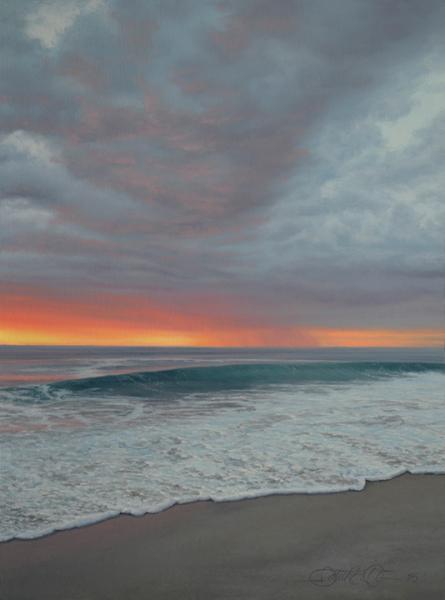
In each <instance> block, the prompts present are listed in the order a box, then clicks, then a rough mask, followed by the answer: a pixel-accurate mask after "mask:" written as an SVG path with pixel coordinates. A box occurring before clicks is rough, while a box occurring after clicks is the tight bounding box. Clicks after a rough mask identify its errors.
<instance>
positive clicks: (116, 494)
mask: <svg viewBox="0 0 445 600" xmlns="http://www.w3.org/2000/svg"><path fill="white" fill-rule="evenodd" d="M0 386H1V387H0V481H1V487H0V540H8V539H12V538H34V537H39V536H42V535H46V534H48V533H50V532H53V531H55V530H59V529H66V528H70V527H77V526H81V525H84V524H87V523H92V522H95V521H99V520H102V519H105V518H107V517H110V516H114V515H117V514H120V513H128V514H134V515H140V514H144V513H147V512H158V511H161V510H164V509H166V508H168V507H169V506H172V505H173V504H175V503H185V502H191V501H194V500H200V499H212V500H214V501H223V500H232V499H233V500H235V499H240V498H250V497H255V496H261V495H268V494H284V493H294V492H303V493H319V492H325V493H327V492H336V491H342V490H361V489H363V487H364V486H365V483H366V481H367V480H369V481H371V480H381V479H389V478H391V477H394V476H396V475H398V474H400V473H403V472H411V473H445V435H444V430H445V401H444V390H445V366H444V363H443V352H442V351H441V350H439V349H425V348H423V349H415V348H410V349H311V350H303V349H298V350H296V349H271V350H264V349H258V350H254V349H248V350H247V349H245V350H240V349H196V348H194V349H191V348H90V347H88V348H86V347H71V348H69V347H64V348H60V347H58V348H56V347H12V346H9V347H8V346H3V347H0Z"/></svg>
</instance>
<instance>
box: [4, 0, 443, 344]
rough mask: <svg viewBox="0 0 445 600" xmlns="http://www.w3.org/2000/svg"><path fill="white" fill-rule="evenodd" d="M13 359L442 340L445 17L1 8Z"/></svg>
mask: <svg viewBox="0 0 445 600" xmlns="http://www.w3.org/2000/svg"><path fill="white" fill-rule="evenodd" d="M0 29H1V33H0V40H1V41H0V44H1V57H2V58H1V61H0V251H1V252H0V283H1V289H0V343H3V344H95V345H101V344H104V345H110V344H111V345H113V344H128V345H197V346H342V345H346V346H415V345H420V346H429V345H440V344H441V343H443V298H444V273H443V268H444V256H445V245H444V229H445V228H444V225H445V213H444V206H445V203H444V201H443V196H444V192H443V190H444V189H445V169H444V163H445V3H444V2H443V1H442V0H437V1H436V0H274V2H270V1H268V0H215V1H214V0H131V1H129V0H57V1H47V2H43V1H41V0H19V1H17V0H3V1H2V2H1V4H0Z"/></svg>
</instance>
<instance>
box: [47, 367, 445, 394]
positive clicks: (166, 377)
mask: <svg viewBox="0 0 445 600" xmlns="http://www.w3.org/2000/svg"><path fill="white" fill-rule="evenodd" d="M428 371H435V372H442V373H445V366H444V365H442V364H438V363H408V362H407V363H402V362H399V363H395V362H394V363H379V362H359V363H350V362H349V363H329V362H323V363H299V364H290V363H270V364H236V365H223V366H213V367H188V368H183V369H171V370H165V371H154V372H153V371H149V372H141V373H129V374H124V375H108V376H104V377H92V378H88V379H78V380H71V381H64V382H57V383H53V384H51V385H50V386H48V387H49V388H51V389H52V390H54V391H55V390H66V391H69V392H71V393H73V394H77V393H82V394H84V393H88V394H93V395H96V394H103V393H107V394H112V395H114V394H117V395H126V396H153V395H160V394H163V393H169V392H184V393H187V392H188V393H189V392H199V391H203V392H204V391H205V392H208V391H211V390H224V389H227V390H230V389H240V388H244V387H251V386H259V385H267V384H280V383H282V384H296V385H298V384H299V383H305V384H307V383H347V382H349V381H351V382H353V381H357V380H366V379H370V380H371V379H377V378H384V377H394V376H403V375H407V374H415V373H423V372H428Z"/></svg>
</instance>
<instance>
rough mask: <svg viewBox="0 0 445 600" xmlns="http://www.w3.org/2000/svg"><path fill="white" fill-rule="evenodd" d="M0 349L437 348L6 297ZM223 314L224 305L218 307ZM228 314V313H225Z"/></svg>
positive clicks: (395, 334)
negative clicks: (119, 347)
mask: <svg viewBox="0 0 445 600" xmlns="http://www.w3.org/2000/svg"><path fill="white" fill-rule="evenodd" d="M3 307H4V308H3V311H2V317H1V322H0V343H1V344H16V345H25V344H30V345H32V344H35V345H51V344H54V345H97V346H102V345H103V346H113V345H120V346H126V345H128V346H199V347H205V346H211V347H261V346H263V347H264V346H265V347H279V346H282V347H311V346H313V347H336V346H345V347H372V346H374V347H378V346H380V347H403V346H425V347H428V346H439V345H440V344H441V340H442V338H443V333H442V332H441V331H440V330H434V329H427V328H416V329H383V328H379V329H371V328H360V329H353V328H346V329H343V328H342V329H340V328H331V327H319V326H317V327H314V326H310V325H305V326H298V325H291V326H283V325H280V326H272V325H269V326H267V325H265V324H262V323H259V322H256V321H255V320H252V319H249V320H248V321H247V322H243V321H242V320H241V319H240V318H239V317H238V318H237V317H230V316H227V314H226V316H224V317H223V316H221V315H218V314H216V315H215V314H214V313H213V314H212V313H210V314H206V313H205V311H203V310H202V311H201V312H199V311H195V313H193V312H191V311H190V309H189V310H188V311H183V312H181V311H180V310H175V309H174V308H171V307H170V308H169V307H168V306H165V305H163V304H160V303H156V302H154V301H151V302H150V301H146V300H145V301H141V300H138V299H137V298H133V297H128V296H124V297H122V296H121V297H118V298H116V297H115V296H98V295H96V296H95V297H94V298H90V299H89V301H86V300H79V299H77V300H70V299H67V298H65V299H64V300H63V302H62V301H60V299H44V298H41V297H39V296H36V297H34V298H32V297H29V296H24V295H20V294H9V295H8V296H4V297H3ZM219 308H220V310H221V311H223V310H224V309H223V306H222V305H220V306H219ZM225 312H226V313H227V312H228V313H230V311H225Z"/></svg>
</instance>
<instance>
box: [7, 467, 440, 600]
mask: <svg viewBox="0 0 445 600" xmlns="http://www.w3.org/2000/svg"><path fill="white" fill-rule="evenodd" d="M444 556H445V475H439V474H437V475H436V474H423V475H420V474H419V475H418V474H416V475H412V474H407V473H405V474H403V475H402V474H401V475H397V476H395V477H393V478H391V479H388V480H386V481H382V480H380V481H368V482H367V483H366V486H365V488H364V489H363V490H362V491H360V492H358V493H357V492H354V491H344V492H341V491H339V492H331V493H325V494H315V493H314V494H307V493H305V494H293V493H287V494H280V495H268V496H262V497H259V498H258V497H256V498H252V499H243V500H230V501H223V502H214V501H211V500H199V501H195V502H191V503H188V504H176V505H174V506H172V507H171V508H169V509H167V510H164V511H162V512H159V513H154V514H146V515H144V516H130V515H118V516H114V517H110V518H108V519H105V520H103V521H100V522H98V523H95V524H91V525H85V526H82V527H77V528H73V529H67V530H63V531H57V532H54V533H51V534H49V535H47V536H45V537H39V538H36V539H26V540H20V539H17V538H15V539H10V540H8V541H5V542H2V543H0V564H1V566H2V569H1V579H0V597H1V598H2V599H3V598H5V599H7V600H19V599H20V600H22V599H23V598H28V599H30V600H34V599H35V600H39V599H40V598H42V599H43V598H44V599H45V600H51V599H53V598H54V600H55V599H56V598H57V599H58V600H64V599H65V598H69V599H70V600H86V599H87V598H88V599H89V600H96V599H98V600H99V599H100V600H102V599H103V600H105V599H107V600H108V599H110V600H114V599H116V600H117V599H118V598H119V599H120V598H134V599H135V600H139V599H140V600H142V599H144V600H145V599H147V600H148V599H151V598H155V599H157V598H160V599H164V598H165V599H167V598H168V599H170V598H171V599H176V598H178V600H179V598H181V599H187V598H190V599H192V598H203V599H207V598H209V599H211V598H221V599H231V598H239V599H241V598H245V599H246V600H247V599H249V598H252V600H257V599H258V600H259V599H262V598H264V599H266V598H289V599H290V598H296V597H302V598H304V599H306V598H307V599H308V600H310V599H312V598H314V599H315V598H317V599H318V598H330V599H331V598H339V599H340V598H342V599H343V598H344V599H347V598H351V599H352V598H355V599H356V598H357V597H360V598H362V597H363V598H372V599H374V598H375V599H376V600H377V599H380V598H382V597H388V598H391V600H393V599H394V600H396V599H398V598H400V600H402V599H403V600H408V599H411V598H412V599H413V600H414V598H416V599H417V598H418V597H420V596H422V595H424V596H425V597H428V598H429V599H431V600H434V599H435V598H437V600H442V599H443V597H444V594H445V569H444V568H443V560H444V558H443V557H444Z"/></svg>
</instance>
